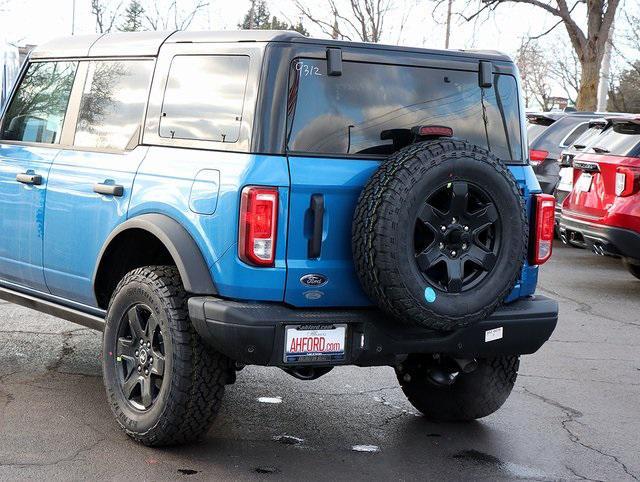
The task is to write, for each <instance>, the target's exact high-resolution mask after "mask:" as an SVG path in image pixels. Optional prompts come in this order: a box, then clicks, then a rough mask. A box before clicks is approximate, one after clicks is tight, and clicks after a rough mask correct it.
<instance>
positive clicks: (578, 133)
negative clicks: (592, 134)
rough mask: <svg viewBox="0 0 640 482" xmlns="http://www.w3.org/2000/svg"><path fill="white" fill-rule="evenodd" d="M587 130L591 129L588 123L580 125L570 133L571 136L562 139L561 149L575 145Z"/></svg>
mask: <svg viewBox="0 0 640 482" xmlns="http://www.w3.org/2000/svg"><path fill="white" fill-rule="evenodd" d="M587 129H589V123H588V122H584V123H582V124H578V125H577V126H576V127H574V129H573V130H572V131H570V132H569V134H568V135H567V136H566V137H565V138H564V139H562V141H561V143H560V144H561V145H560V147H569V146H571V145H573V143H574V142H575V141H576V139H578V137H580V136H581V135H582V134H584V133H585V131H586V130H587Z"/></svg>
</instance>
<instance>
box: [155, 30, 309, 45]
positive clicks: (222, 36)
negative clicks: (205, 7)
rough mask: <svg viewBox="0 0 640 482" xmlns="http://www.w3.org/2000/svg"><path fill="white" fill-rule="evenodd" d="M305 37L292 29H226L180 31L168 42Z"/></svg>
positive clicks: (237, 40) (260, 40) (244, 40)
mask: <svg viewBox="0 0 640 482" xmlns="http://www.w3.org/2000/svg"><path fill="white" fill-rule="evenodd" d="M297 38H304V37H303V36H302V35H301V34H299V33H298V32H294V31H291V30H224V31H219V32H205V31H203V32H185V31H178V32H176V33H174V34H173V35H172V36H171V37H169V38H168V39H167V43H183V42H184V43H188V42H193V43H207V42H212V43H213V42H270V41H287V40H293V39H297Z"/></svg>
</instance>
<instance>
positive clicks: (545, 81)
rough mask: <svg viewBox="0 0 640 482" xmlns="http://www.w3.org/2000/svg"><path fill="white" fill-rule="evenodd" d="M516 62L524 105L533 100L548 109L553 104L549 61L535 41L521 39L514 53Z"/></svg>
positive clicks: (528, 104) (543, 108) (528, 105)
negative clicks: (516, 51) (520, 43)
mask: <svg viewBox="0 0 640 482" xmlns="http://www.w3.org/2000/svg"><path fill="white" fill-rule="evenodd" d="M516 64H517V65H518V70H519V71H520V78H521V79H522V92H523V95H524V101H525V107H527V108H528V107H531V105H532V104H533V101H535V102H536V103H537V104H538V105H540V107H541V108H542V110H544V111H546V110H549V109H550V108H551V106H552V104H553V99H552V96H551V85H550V84H549V80H550V62H549V60H548V59H547V57H546V56H545V53H544V49H542V48H541V47H540V46H539V45H538V43H537V42H535V41H523V42H522V45H520V48H519V49H518V53H517V54H516Z"/></svg>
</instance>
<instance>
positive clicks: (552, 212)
mask: <svg viewBox="0 0 640 482" xmlns="http://www.w3.org/2000/svg"><path fill="white" fill-rule="evenodd" d="M534 206H535V209H536V212H535V226H534V229H535V231H534V235H535V237H534V239H533V250H532V251H533V252H532V253H531V264H533V265H536V264H537V265H539V264H543V263H545V262H547V261H548V260H549V258H550V257H551V250H552V248H553V230H554V227H555V221H556V200H555V198H554V197H553V196H551V195H550V194H536V195H535V197H534Z"/></svg>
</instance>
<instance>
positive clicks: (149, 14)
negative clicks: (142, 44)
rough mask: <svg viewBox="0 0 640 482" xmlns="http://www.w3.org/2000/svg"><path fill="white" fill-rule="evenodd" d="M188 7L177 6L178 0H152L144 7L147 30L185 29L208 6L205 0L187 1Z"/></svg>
mask: <svg viewBox="0 0 640 482" xmlns="http://www.w3.org/2000/svg"><path fill="white" fill-rule="evenodd" d="M187 3H188V5H189V6H188V7H186V8H182V7H180V6H178V0H170V1H169V2H163V1H160V0H152V1H150V2H148V4H149V6H148V7H147V8H145V14H144V16H145V20H146V22H147V24H148V27H149V30H169V29H175V30H186V29H187V28H189V26H190V25H191V23H192V22H193V21H194V19H195V18H196V17H197V16H198V15H199V14H200V13H201V12H202V11H204V9H205V8H207V7H208V6H209V2H208V1H205V0H197V1H196V2H195V3H194V2H193V1H189V2H187Z"/></svg>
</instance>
